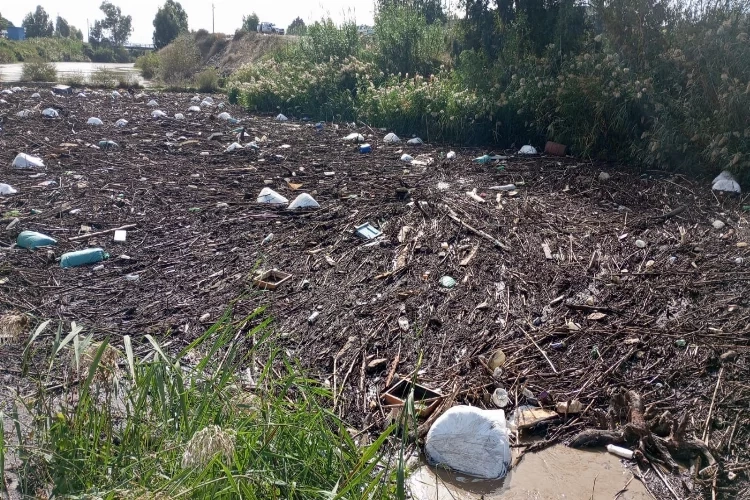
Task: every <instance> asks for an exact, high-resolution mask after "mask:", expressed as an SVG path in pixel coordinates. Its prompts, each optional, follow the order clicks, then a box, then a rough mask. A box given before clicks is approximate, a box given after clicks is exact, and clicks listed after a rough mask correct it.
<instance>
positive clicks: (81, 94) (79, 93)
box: [78, 92, 88, 97]
mask: <svg viewBox="0 0 750 500" xmlns="http://www.w3.org/2000/svg"><path fill="white" fill-rule="evenodd" d="M78 97H88V96H87V95H86V94H84V93H83V92H78Z"/></svg>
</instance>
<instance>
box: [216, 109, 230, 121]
mask: <svg viewBox="0 0 750 500" xmlns="http://www.w3.org/2000/svg"><path fill="white" fill-rule="evenodd" d="M216 118H218V119H219V120H231V119H232V115H230V114H229V113H227V112H226V111H224V112H223V113H219V116H217V117H216Z"/></svg>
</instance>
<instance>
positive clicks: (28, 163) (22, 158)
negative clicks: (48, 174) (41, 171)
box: [13, 153, 44, 168]
mask: <svg viewBox="0 0 750 500" xmlns="http://www.w3.org/2000/svg"><path fill="white" fill-rule="evenodd" d="M43 166H44V162H43V161H42V159H41V158H38V157H36V156H31V155H27V154H26V153H18V155H16V157H15V158H14V159H13V167H15V168H34V167H43Z"/></svg>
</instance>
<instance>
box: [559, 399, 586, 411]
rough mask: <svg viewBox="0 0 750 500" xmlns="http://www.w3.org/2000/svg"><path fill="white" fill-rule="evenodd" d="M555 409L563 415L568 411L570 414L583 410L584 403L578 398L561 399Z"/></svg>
mask: <svg viewBox="0 0 750 500" xmlns="http://www.w3.org/2000/svg"><path fill="white" fill-rule="evenodd" d="M555 411H557V413H560V414H562V415H565V414H566V413H567V414H569V415H570V414H574V413H581V412H582V411H583V404H582V403H581V402H580V401H578V400H577V399H574V400H572V401H561V402H559V403H557V404H556V405H555Z"/></svg>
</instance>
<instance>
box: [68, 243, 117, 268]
mask: <svg viewBox="0 0 750 500" xmlns="http://www.w3.org/2000/svg"><path fill="white" fill-rule="evenodd" d="M108 258H109V254H108V253H107V252H105V251H104V250H102V249H101V248H87V249H85V250H78V251H77V252H68V253H64V254H63V255H62V257H60V267H62V268H68V267H79V266H85V265H86V264H96V263H97V262H101V261H103V260H107V259H108Z"/></svg>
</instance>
